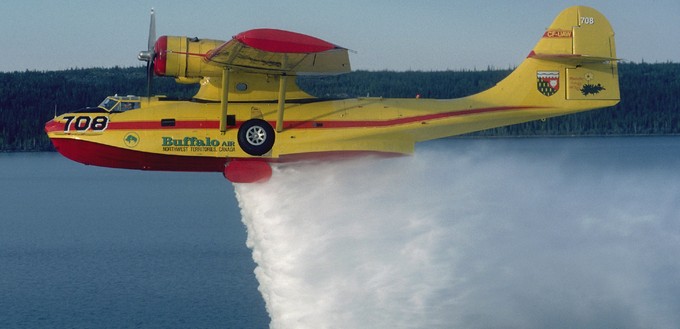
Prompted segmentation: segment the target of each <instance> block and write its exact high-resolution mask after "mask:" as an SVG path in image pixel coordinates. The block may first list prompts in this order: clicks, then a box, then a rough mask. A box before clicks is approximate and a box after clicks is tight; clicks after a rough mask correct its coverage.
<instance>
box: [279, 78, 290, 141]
mask: <svg viewBox="0 0 680 329" xmlns="http://www.w3.org/2000/svg"><path fill="white" fill-rule="evenodd" d="M287 78H288V76H286V74H285V73H284V74H282V75H280V76H279V109H278V110H277V112H276V114H277V116H276V132H282V131H283V108H284V107H285V106H286V80H287Z"/></svg>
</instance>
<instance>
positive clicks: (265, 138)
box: [238, 119, 276, 156]
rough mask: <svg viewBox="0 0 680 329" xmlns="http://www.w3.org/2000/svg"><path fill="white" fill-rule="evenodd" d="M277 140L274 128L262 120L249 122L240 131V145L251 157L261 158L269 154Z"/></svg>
mask: <svg viewBox="0 0 680 329" xmlns="http://www.w3.org/2000/svg"><path fill="white" fill-rule="evenodd" d="M275 138H276V134H275V133H274V128H272V126H271V125H270V124H269V123H267V121H264V120H261V119H251V120H248V121H246V122H244V123H243V124H242V125H241V128H239V129H238V145H239V146H240V147H241V149H242V150H243V151H245V152H246V153H248V154H250V155H255V156H260V155H263V154H265V153H267V152H269V151H270V150H271V149H272V147H273V146H274V139H275Z"/></svg>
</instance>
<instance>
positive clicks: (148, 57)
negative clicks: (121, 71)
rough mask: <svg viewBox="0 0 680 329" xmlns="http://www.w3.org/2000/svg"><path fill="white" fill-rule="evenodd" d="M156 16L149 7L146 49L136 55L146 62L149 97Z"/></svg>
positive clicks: (154, 55) (151, 83)
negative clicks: (149, 20) (149, 16)
mask: <svg viewBox="0 0 680 329" xmlns="http://www.w3.org/2000/svg"><path fill="white" fill-rule="evenodd" d="M155 43H156V16H155V14H154V11H153V8H151V23H150V24H149V41H148V43H147V50H142V51H140V52H139V55H137V59H139V60H140V61H143V62H146V97H151V90H152V87H153V62H154V59H156V50H155V49H154V48H155Z"/></svg>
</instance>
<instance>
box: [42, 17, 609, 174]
mask: <svg viewBox="0 0 680 329" xmlns="http://www.w3.org/2000/svg"><path fill="white" fill-rule="evenodd" d="M149 30H150V31H149V44H148V49H147V50H146V51H142V52H141V53H140V54H139V59H140V60H143V61H146V62H147V71H148V72H147V76H148V77H147V78H148V79H149V85H150V81H151V78H152V76H153V75H154V74H155V75H158V76H169V77H175V78H176V80H177V82H179V83H198V84H200V88H199V90H198V92H197V93H196V95H195V96H194V97H193V98H192V99H191V100H174V99H169V98H166V97H162V96H155V97H138V96H110V97H107V98H106V99H105V100H104V101H103V102H102V103H101V104H99V106H97V107H93V108H86V109H82V110H78V111H74V112H71V113H65V114H62V115H59V116H58V117H55V118H54V119H53V120H51V121H49V122H47V123H46V125H45V131H46V132H47V134H48V136H49V138H50V139H51V141H52V143H53V145H54V147H55V148H56V149H57V150H58V151H59V152H60V153H61V154H62V155H64V156H65V157H67V158H69V159H71V160H74V161H77V162H81V163H84V164H87V165H96V166H104V167H114V168H127V169H141V170H169V171H214V172H222V173H223V174H224V176H225V177H226V178H227V179H228V180H230V181H232V182H235V183H249V182H260V181H266V180H267V179H269V177H270V176H271V175H272V169H271V167H270V163H283V162H292V161H300V160H305V159H318V158H328V157H331V158H337V157H346V156H356V155H363V154H380V155H388V156H391V155H404V154H411V153H413V151H414V147H415V144H416V143H417V142H422V141H427V140H431V139H437V138H443V137H448V136H454V135H459V134H464V133H469V132H474V131H478V130H483V129H489V128H493V127H499V126H505V125H511V124H516V123H521V122H526V121H531V120H539V119H545V118H548V117H554V116H558V115H565V114H571V113H576V112H581V111H587V110H592V109H596V108H603V107H609V106H613V105H615V104H617V103H618V102H619V98H620V97H619V82H618V71H617V58H616V52H615V45H614V32H613V30H612V28H611V26H610V24H609V22H608V21H607V19H606V18H605V17H604V16H603V15H602V14H601V13H599V12H598V11H596V10H595V9H592V8H589V7H583V6H576V7H571V8H568V9H566V10H564V11H562V12H561V13H560V14H559V15H558V16H557V18H556V19H555V20H554V21H553V23H552V24H551V25H550V27H548V28H547V29H546V30H545V31H544V32H543V34H542V36H541V38H540V40H539V41H538V43H537V44H536V46H535V47H534V49H533V50H531V51H530V52H529V54H528V56H527V57H526V59H525V60H524V61H523V62H522V63H521V64H520V65H519V66H518V67H517V68H516V69H515V70H514V71H513V72H512V73H511V74H510V75H509V76H507V77H506V78H505V79H503V80H502V81H500V82H499V83H497V84H496V85H495V86H494V87H492V88H490V89H488V90H486V91H482V92H480V93H478V94H474V95H471V96H467V97H463V98H458V99H446V100H438V99H425V98H413V99H388V98H381V97H365V98H350V99H335V100H327V99H319V98H315V97H313V96H311V95H309V94H308V93H306V92H305V91H303V90H301V89H300V88H299V87H298V86H297V84H296V82H295V76H297V75H304V74H340V73H346V72H349V71H350V63H349V56H348V50H347V49H346V48H343V47H340V46H338V45H335V44H333V43H330V42H327V41H324V40H321V39H318V38H315V37H312V36H308V35H304V34H300V33H295V32H289V31H283V30H276V29H255V30H249V31H246V32H243V33H240V34H237V35H236V36H234V37H233V38H232V39H231V40H229V41H226V42H225V41H220V40H208V39H198V38H188V37H178V36H161V37H160V38H158V39H157V40H156V37H155V34H156V32H155V18H154V13H153V10H152V12H151V24H150V29H149Z"/></svg>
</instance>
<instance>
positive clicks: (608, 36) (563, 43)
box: [471, 6, 620, 121]
mask: <svg viewBox="0 0 680 329" xmlns="http://www.w3.org/2000/svg"><path fill="white" fill-rule="evenodd" d="M471 97H472V98H473V99H475V100H478V101H482V102H485V103H489V102H491V103H495V102H496V101H495V100H500V101H501V102H502V103H504V104H513V105H516V106H519V107H534V108H545V109H548V110H547V111H539V112H541V113H540V115H536V116H535V117H533V118H531V117H526V119H527V120H521V121H529V120H532V119H537V118H547V117H551V116H556V115H563V114H568V113H574V112H579V111H585V110H590V109H595V108H601V107H608V106H613V105H615V104H616V103H618V101H619V98H620V96H619V79H618V69H617V58H616V50H615V44H614V31H613V30H612V27H611V25H610V24H609V21H608V20H607V19H606V18H605V17H604V16H603V15H602V14H601V13H600V12H598V11H597V10H595V9H593V8H589V7H584V6H575V7H571V8H567V9H565V10H564V11H562V12H561V13H560V14H559V15H558V16H557V18H555V20H554V21H553V23H552V24H551V25H550V27H549V28H548V29H546V31H545V32H544V33H543V36H542V37H541V39H540V40H539V42H538V43H537V44H536V46H535V47H534V49H533V50H532V51H531V52H530V53H529V55H528V56H527V58H526V59H525V60H524V61H523V62H522V64H520V66H518V67H517V68H516V69H515V71H513V72H512V73H511V74H510V75H509V76H508V77H507V78H505V79H504V80H503V81H501V82H499V83H498V84H497V85H496V86H495V87H493V88H491V89H489V90H487V91H484V92H482V93H480V94H477V95H474V96H471ZM534 114H538V113H534Z"/></svg>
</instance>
